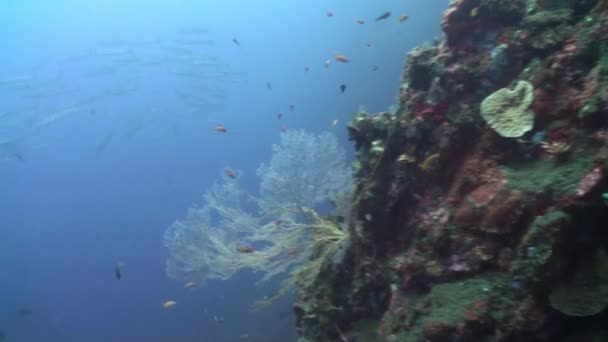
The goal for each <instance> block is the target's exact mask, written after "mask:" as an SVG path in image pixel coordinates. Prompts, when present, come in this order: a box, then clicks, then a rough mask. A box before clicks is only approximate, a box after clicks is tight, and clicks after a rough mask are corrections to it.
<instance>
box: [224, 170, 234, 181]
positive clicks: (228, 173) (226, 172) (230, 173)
mask: <svg viewBox="0 0 608 342" xmlns="http://www.w3.org/2000/svg"><path fill="white" fill-rule="evenodd" d="M224 174H225V175H226V177H230V178H232V179H235V178H236V174H235V173H234V171H232V170H231V169H226V170H224Z"/></svg>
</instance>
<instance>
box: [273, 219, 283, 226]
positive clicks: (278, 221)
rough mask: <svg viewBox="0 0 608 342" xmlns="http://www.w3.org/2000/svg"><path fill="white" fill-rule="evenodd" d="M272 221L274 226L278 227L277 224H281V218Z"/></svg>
mask: <svg viewBox="0 0 608 342" xmlns="http://www.w3.org/2000/svg"><path fill="white" fill-rule="evenodd" d="M273 223H274V225H275V226H277V227H278V226H280V225H281V223H282V221H281V220H275V221H274V222H273Z"/></svg>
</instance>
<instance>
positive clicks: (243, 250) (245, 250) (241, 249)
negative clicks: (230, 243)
mask: <svg viewBox="0 0 608 342" xmlns="http://www.w3.org/2000/svg"><path fill="white" fill-rule="evenodd" d="M236 250H237V251H239V252H241V253H253V252H255V249H253V247H251V246H244V245H239V246H236Z"/></svg>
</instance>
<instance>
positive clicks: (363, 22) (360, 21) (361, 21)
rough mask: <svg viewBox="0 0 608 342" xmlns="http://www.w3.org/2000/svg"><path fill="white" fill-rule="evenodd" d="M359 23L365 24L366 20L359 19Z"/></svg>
mask: <svg viewBox="0 0 608 342" xmlns="http://www.w3.org/2000/svg"><path fill="white" fill-rule="evenodd" d="M357 24H359V25H363V24H365V20H363V19H358V20H357Z"/></svg>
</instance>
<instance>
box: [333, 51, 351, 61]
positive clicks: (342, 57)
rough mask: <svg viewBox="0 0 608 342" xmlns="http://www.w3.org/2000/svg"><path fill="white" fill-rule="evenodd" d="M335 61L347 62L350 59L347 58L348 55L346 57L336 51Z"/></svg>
mask: <svg viewBox="0 0 608 342" xmlns="http://www.w3.org/2000/svg"><path fill="white" fill-rule="evenodd" d="M336 61H338V62H340V63H348V62H350V59H348V57H346V56H345V55H342V54H339V53H337V54H336Z"/></svg>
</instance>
